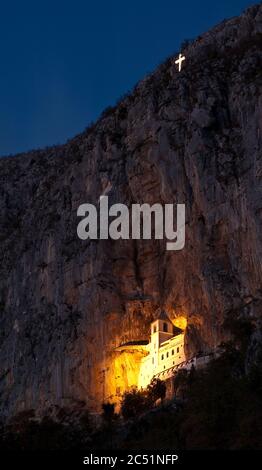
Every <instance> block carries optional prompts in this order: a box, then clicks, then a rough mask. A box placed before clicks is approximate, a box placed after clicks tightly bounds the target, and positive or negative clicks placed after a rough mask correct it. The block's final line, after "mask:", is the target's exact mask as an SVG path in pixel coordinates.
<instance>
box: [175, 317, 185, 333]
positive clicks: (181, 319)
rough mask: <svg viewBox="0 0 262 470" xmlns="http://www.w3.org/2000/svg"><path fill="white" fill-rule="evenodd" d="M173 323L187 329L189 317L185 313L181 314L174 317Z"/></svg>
mask: <svg viewBox="0 0 262 470" xmlns="http://www.w3.org/2000/svg"><path fill="white" fill-rule="evenodd" d="M172 323H173V324H174V325H175V326H177V328H180V329H181V330H185V329H186V327H187V318H186V317H185V316H183V315H179V316H178V317H176V318H172Z"/></svg>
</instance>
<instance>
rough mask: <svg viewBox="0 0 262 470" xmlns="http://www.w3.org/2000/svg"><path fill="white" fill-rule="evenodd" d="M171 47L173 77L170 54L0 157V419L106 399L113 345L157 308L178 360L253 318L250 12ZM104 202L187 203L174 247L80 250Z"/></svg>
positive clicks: (254, 138)
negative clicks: (31, 147)
mask: <svg viewBox="0 0 262 470" xmlns="http://www.w3.org/2000/svg"><path fill="white" fill-rule="evenodd" d="M182 52H183V53H184V54H185V56H186V61H185V62H184V63H183V66H182V71H181V73H178V71H177V66H176V65H175V60H176V57H175V56H174V57H171V58H170V59H168V60H167V61H166V62H165V63H164V64H163V65H162V66H160V67H159V68H158V69H157V70H156V72H154V73H153V74H152V75H150V76H148V77H147V78H146V79H144V80H143V81H141V82H140V83H139V84H138V85H137V86H136V87H135V89H134V91H133V92H132V94H130V95H129V96H127V97H125V98H124V99H122V100H121V102H119V104H118V105H117V106H116V107H115V108H112V109H110V110H107V111H106V112H105V113H104V114H103V115H102V117H101V118H100V120H99V121H98V122H97V123H96V124H95V125H94V126H93V127H92V128H89V129H87V130H86V131H85V132H84V133H83V134H81V135H79V136H77V137H76V138H74V139H73V140H72V141H70V142H68V143H67V144H65V145H63V146H60V147H54V148H48V149H45V150H42V151H33V152H30V153H28V154H22V155H18V156H16V157H9V158H2V159H1V160H0V181H1V185H0V195H1V197H0V226H1V230H0V239H1V244H0V253H1V265H0V324H1V330H0V331H1V337H0V394H1V400H0V403H1V408H2V414H4V415H5V416H10V415H11V414H13V413H15V412H17V411H18V410H22V409H24V408H37V409H44V408H47V407H48V406H50V405H52V404H59V405H63V404H67V403H70V404H72V403H74V401H77V400H85V402H86V404H87V406H88V407H89V408H91V409H98V408H99V406H100V404H101V402H102V401H105V400H108V399H109V398H111V399H113V400H114V399H115V394H117V393H119V392H121V391H122V390H123V388H125V387H126V386H127V384H128V381H129V379H130V377H127V369H126V367H125V366H126V365H127V364H128V362H129V361H130V357H123V358H122V360H121V361H122V362H121V361H120V358H119V356H117V357H116V354H115V352H114V348H115V347H116V346H119V344H121V343H123V342H126V341H133V340H140V339H146V338H148V337H149V325H150V322H151V321H152V320H153V319H154V318H156V317H157V315H158V311H159V309H160V308H164V309H165V310H166V311H167V312H168V313H169V315H170V317H171V318H177V317H180V318H184V317H185V318H186V319H187V325H188V326H187V331H186V347H187V349H186V351H187V355H188V356H190V355H192V354H194V353H195V352H197V351H199V350H202V351H208V350H210V349H212V348H214V347H215V346H216V345H218V344H219V343H220V342H221V341H222V340H224V339H225V338H226V335H227V332H226V331H225V330H224V329H223V321H224V319H225V318H226V316H228V315H230V314H233V313H234V312H239V313H240V314H243V315H249V316H251V317H252V318H254V319H257V321H259V315H260V313H261V304H262V302H261V299H262V288H261V286H262V266H261V260H262V237H261V233H262V150H261V142H262V94H261V87H262V73H261V70H262V6H254V7H252V8H250V9H248V10H247V11H246V12H245V13H244V14H243V15H242V16H241V17H239V18H234V19H232V20H229V21H226V22H223V23H222V24H220V25H218V26H217V27H215V28H214V29H213V30H211V31H210V32H208V33H206V34H205V35H203V36H202V37H199V38H197V39H196V40H195V41H194V42H193V43H190V44H187V45H186V46H185V48H184V50H183V51H182ZM105 193H106V194H107V195H108V197H109V203H110V205H111V204H113V203H116V202H121V203H125V204H127V205H130V204H132V203H135V202H136V203H150V204H153V203H155V202H158V203H161V204H165V203H174V204H176V203H185V204H186V245H185V248H184V249H183V250H182V251H179V252H175V251H174V252H172V251H166V247H165V241H160V240H157V241H156V240H145V241H143V240H118V241H113V240H97V241H96V240H89V241H81V240H79V239H78V237H77V233H76V229H77V224H78V223H79V218H78V217H77V208H78V206H79V205H80V204H82V203H85V202H89V203H93V204H95V205H97V203H98V199H99V196H100V195H101V194H105ZM131 362H132V361H131ZM133 365H134V369H135V360H134V362H133ZM133 365H132V364H130V367H133ZM134 373H135V372H134ZM119 387H120V388H119ZM121 387H122V389H121Z"/></svg>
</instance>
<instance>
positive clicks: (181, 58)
mask: <svg viewBox="0 0 262 470" xmlns="http://www.w3.org/2000/svg"><path fill="white" fill-rule="evenodd" d="M185 59H186V58H185V56H184V55H183V57H182V54H179V57H178V59H177V60H176V61H175V64H178V71H179V72H181V65H182V62H183V60H185Z"/></svg>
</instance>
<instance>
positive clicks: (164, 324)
mask: <svg viewBox="0 0 262 470" xmlns="http://www.w3.org/2000/svg"><path fill="white" fill-rule="evenodd" d="M163 329H164V332H165V333H167V331H168V327H167V323H166V322H164V323H163Z"/></svg>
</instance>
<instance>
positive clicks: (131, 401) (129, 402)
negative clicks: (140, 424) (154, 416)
mask: <svg viewBox="0 0 262 470" xmlns="http://www.w3.org/2000/svg"><path fill="white" fill-rule="evenodd" d="M150 404H151V402H150V400H149V399H148V394H147V391H145V390H138V389H137V388H136V387H134V388H132V389H131V390H130V391H128V392H125V393H124V395H123V399H122V403H121V413H122V416H123V418H124V419H129V418H135V417H136V416H139V415H140V414H142V413H143V412H144V411H146V410H148V409H149V408H150Z"/></svg>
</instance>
